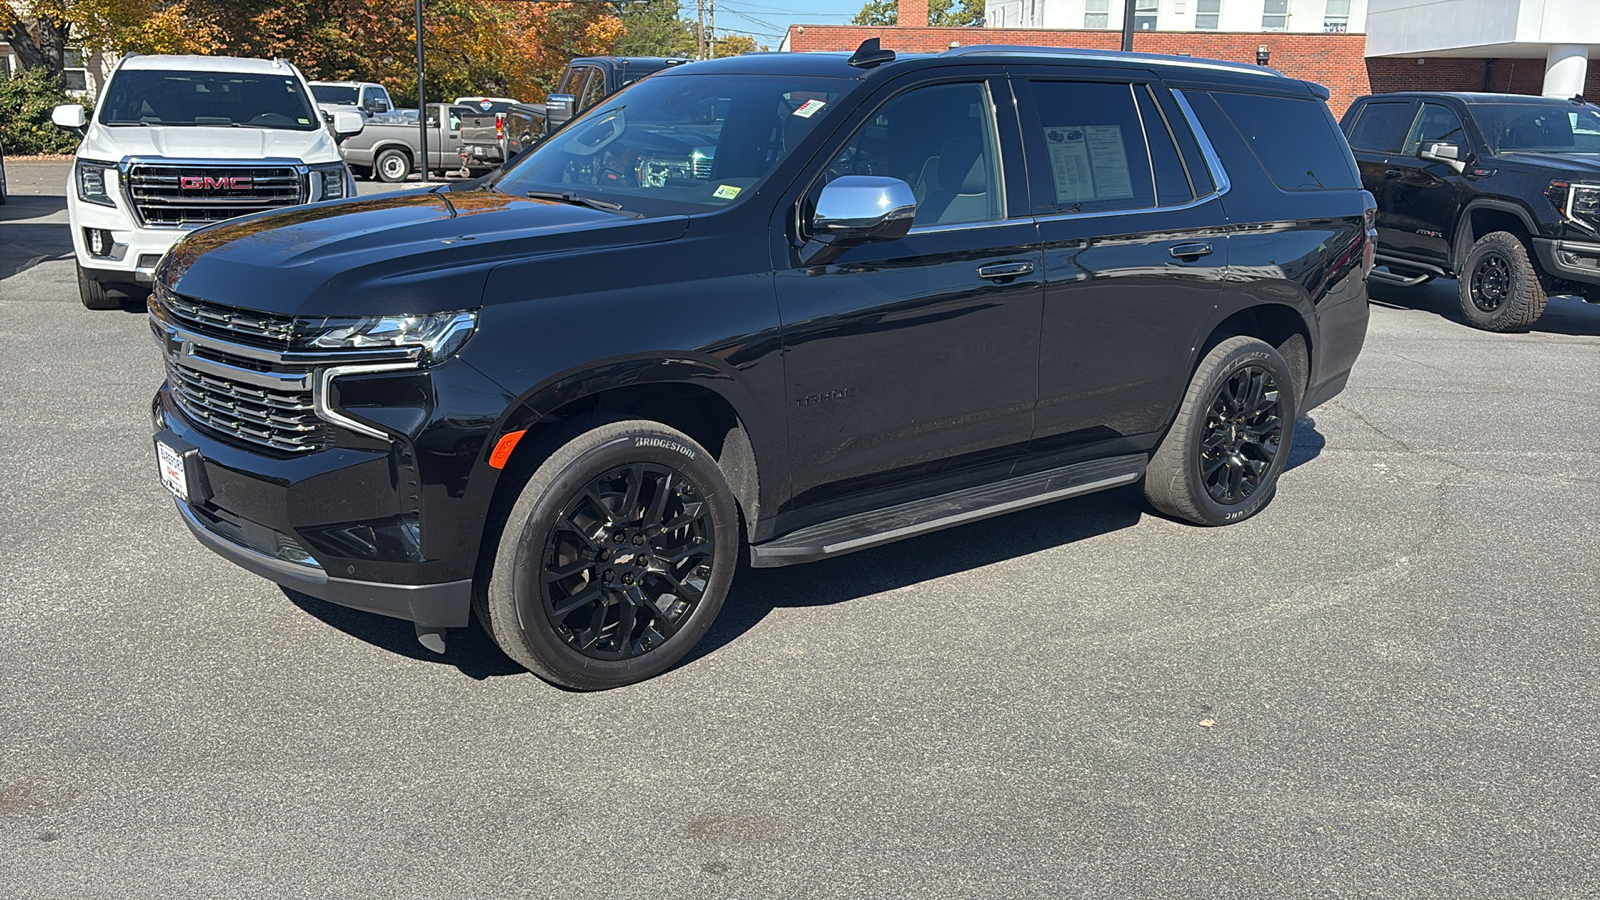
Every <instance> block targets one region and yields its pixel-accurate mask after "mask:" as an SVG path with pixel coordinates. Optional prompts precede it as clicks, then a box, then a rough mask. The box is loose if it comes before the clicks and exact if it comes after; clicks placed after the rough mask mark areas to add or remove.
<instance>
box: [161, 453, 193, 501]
mask: <svg viewBox="0 0 1600 900" xmlns="http://www.w3.org/2000/svg"><path fill="white" fill-rule="evenodd" d="M156 462H157V464H159V465H160V467H161V483H162V484H164V485H166V487H167V490H169V491H171V492H172V493H173V495H175V496H176V497H177V498H178V499H179V500H182V501H184V502H185V503H187V502H189V478H188V475H187V473H185V472H184V470H183V454H181V453H179V452H178V451H176V450H174V449H172V448H171V447H168V446H167V445H166V444H163V443H161V442H160V441H156Z"/></svg>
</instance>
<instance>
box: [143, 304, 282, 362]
mask: <svg viewBox="0 0 1600 900" xmlns="http://www.w3.org/2000/svg"><path fill="white" fill-rule="evenodd" d="M152 301H153V302H157V303H160V304H161V307H162V309H164V310H165V311H166V312H167V313H168V314H169V315H170V316H171V318H172V320H173V321H174V322H175V323H176V324H179V325H183V326H186V327H188V328H191V329H193V330H194V331H196V332H198V333H200V334H210V335H215V336H217V337H224V338H227V339H229V340H237V341H240V342H242V343H245V344H250V345H252V346H257V347H267V348H269V349H272V350H287V349H289V342H290V340H291V339H292V338H293V337H294V319H292V318H290V317H289V316H278V315H273V314H272V313H263V312H256V311H254V310H249V309H239V308H238V307H235V306H223V305H222V304H220V303H205V302H201V301H199V300H194V299H191V298H189V297H184V296H182V295H179V294H173V293H170V292H167V291H160V292H159V296H157V297H152Z"/></svg>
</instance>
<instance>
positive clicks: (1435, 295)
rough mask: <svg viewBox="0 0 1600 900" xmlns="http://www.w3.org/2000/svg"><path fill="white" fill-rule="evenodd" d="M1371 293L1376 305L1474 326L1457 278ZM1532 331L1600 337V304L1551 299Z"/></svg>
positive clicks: (1386, 286)
mask: <svg viewBox="0 0 1600 900" xmlns="http://www.w3.org/2000/svg"><path fill="white" fill-rule="evenodd" d="M1367 293H1368V296H1369V297H1370V298H1371V301H1372V303H1373V304H1374V305H1375V306H1382V307H1385V308H1387V309H1411V310H1417V311H1420V312H1431V313H1434V314H1435V315H1437V316H1439V318H1441V319H1444V320H1446V321H1449V322H1454V323H1456V324H1457V325H1460V326H1461V327H1463V328H1472V327H1473V326H1472V325H1471V324H1469V323H1468V322H1467V319H1466V317H1465V316H1463V315H1462V314H1461V304H1460V301H1459V300H1457V299H1456V297H1457V288H1456V282H1455V281H1454V280H1453V279H1449V278H1435V279H1434V280H1432V281H1429V282H1425V283H1423V284H1419V285H1416V286H1414V287H1402V286H1400V285H1397V284H1380V283H1378V282H1373V283H1372V284H1371V286H1370V287H1369V288H1368V289H1367ZM1529 330H1530V331H1534V332H1537V333H1541V334H1564V335H1570V336H1573V337H1600V304H1595V303H1585V302H1583V300H1581V299H1579V298H1577V297H1569V296H1555V297H1551V298H1550V304H1549V305H1548V306H1547V307H1545V311H1544V315H1542V316H1540V317H1539V321H1537V322H1535V323H1533V327H1532V328H1531V329H1529Z"/></svg>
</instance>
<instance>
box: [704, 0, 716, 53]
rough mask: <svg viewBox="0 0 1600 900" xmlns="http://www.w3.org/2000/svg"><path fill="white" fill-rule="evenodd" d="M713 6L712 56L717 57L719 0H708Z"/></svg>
mask: <svg viewBox="0 0 1600 900" xmlns="http://www.w3.org/2000/svg"><path fill="white" fill-rule="evenodd" d="M706 2H707V3H708V4H710V6H711V41H710V45H711V58H712V59H716V57H717V0H706Z"/></svg>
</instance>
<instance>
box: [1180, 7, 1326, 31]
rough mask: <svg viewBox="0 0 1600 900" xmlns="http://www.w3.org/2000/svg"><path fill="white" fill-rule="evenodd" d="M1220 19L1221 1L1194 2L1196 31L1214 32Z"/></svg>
mask: <svg viewBox="0 0 1600 900" xmlns="http://www.w3.org/2000/svg"><path fill="white" fill-rule="evenodd" d="M1330 2H1331V0H1330ZM1221 18H1222V0H1196V2H1195V5H1194V28H1195V30H1196V31H1216V30H1217V21H1218V20H1219V19H1221Z"/></svg>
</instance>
